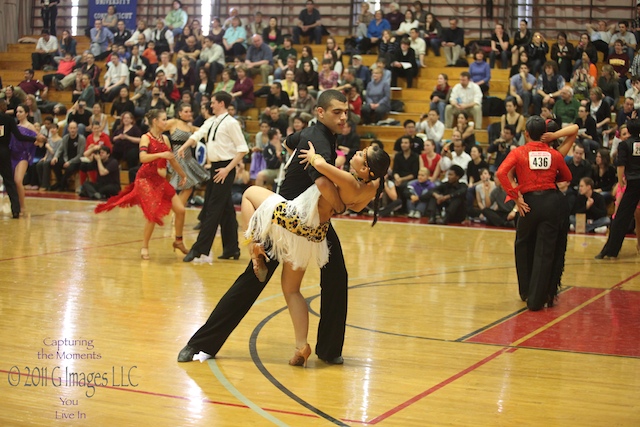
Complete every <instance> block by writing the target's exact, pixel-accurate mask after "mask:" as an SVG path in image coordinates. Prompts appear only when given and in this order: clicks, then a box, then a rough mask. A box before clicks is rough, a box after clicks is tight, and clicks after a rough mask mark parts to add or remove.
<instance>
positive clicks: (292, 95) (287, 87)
mask: <svg viewBox="0 0 640 427" xmlns="http://www.w3.org/2000/svg"><path fill="white" fill-rule="evenodd" d="M294 76H295V74H294V72H293V70H287V72H286V73H285V76H284V80H281V81H280V85H281V86H282V91H283V92H284V93H286V94H287V95H288V96H289V101H291V106H293V104H295V102H296V101H297V100H298V83H296V82H295V80H294ZM267 98H268V96H267Z"/></svg>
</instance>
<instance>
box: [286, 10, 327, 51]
mask: <svg viewBox="0 0 640 427" xmlns="http://www.w3.org/2000/svg"><path fill="white" fill-rule="evenodd" d="M300 36H309V37H313V40H314V42H315V44H322V17H321V16H320V11H319V10H318V9H316V8H315V7H314V4H313V0H307V3H306V7H305V8H304V9H303V10H302V11H300V14H299V15H298V25H297V26H295V27H293V44H300Z"/></svg>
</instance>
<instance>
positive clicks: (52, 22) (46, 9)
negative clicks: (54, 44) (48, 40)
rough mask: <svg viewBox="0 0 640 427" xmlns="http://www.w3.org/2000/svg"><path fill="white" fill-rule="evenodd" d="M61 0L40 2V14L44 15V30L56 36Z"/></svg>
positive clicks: (43, 0)
mask: <svg viewBox="0 0 640 427" xmlns="http://www.w3.org/2000/svg"><path fill="white" fill-rule="evenodd" d="M59 3H60V0H40V7H41V9H40V13H41V14H42V28H43V29H45V30H48V31H49V34H53V35H54V36H55V35H56V18H57V17H58V4H59Z"/></svg>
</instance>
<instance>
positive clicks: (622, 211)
mask: <svg viewBox="0 0 640 427" xmlns="http://www.w3.org/2000/svg"><path fill="white" fill-rule="evenodd" d="M627 129H628V130H629V133H630V134H631V138H629V139H627V140H626V141H621V142H620V144H618V162H617V163H618V185H619V186H620V187H625V186H626V190H625V191H624V194H623V195H622V200H620V204H619V205H618V211H617V212H616V217H615V218H614V219H613V221H612V222H611V230H610V231H609V238H608V239H607V243H605V245H604V247H603V248H602V250H601V251H600V253H599V254H598V255H596V257H595V258H596V259H604V258H616V257H617V256H618V254H619V253H620V248H622V243H623V242H624V236H625V234H626V232H627V230H628V229H629V224H630V223H631V220H632V219H633V216H634V213H635V211H636V209H637V206H638V202H640V119H634V120H629V121H628V122H627Z"/></svg>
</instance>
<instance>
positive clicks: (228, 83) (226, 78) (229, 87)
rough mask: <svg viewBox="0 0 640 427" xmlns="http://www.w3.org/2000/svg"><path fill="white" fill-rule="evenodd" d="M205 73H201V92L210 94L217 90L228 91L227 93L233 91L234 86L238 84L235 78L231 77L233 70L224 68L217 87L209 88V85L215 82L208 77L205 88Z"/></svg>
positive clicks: (199, 88)
mask: <svg viewBox="0 0 640 427" xmlns="http://www.w3.org/2000/svg"><path fill="white" fill-rule="evenodd" d="M203 77H204V75H203V74H200V86H199V87H198V91H199V92H200V93H208V94H213V93H216V92H220V91H222V92H227V93H231V92H232V91H233V87H234V86H235V84H236V81H235V80H232V79H231V72H230V71H229V70H224V71H223V72H222V74H221V77H222V79H221V80H220V81H219V82H218V83H216V86H215V89H213V90H209V86H210V85H212V84H213V83H214V82H213V81H211V82H210V81H209V80H208V79H207V81H206V86H205V87H204V88H203V87H202V85H203V82H204V80H203Z"/></svg>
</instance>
